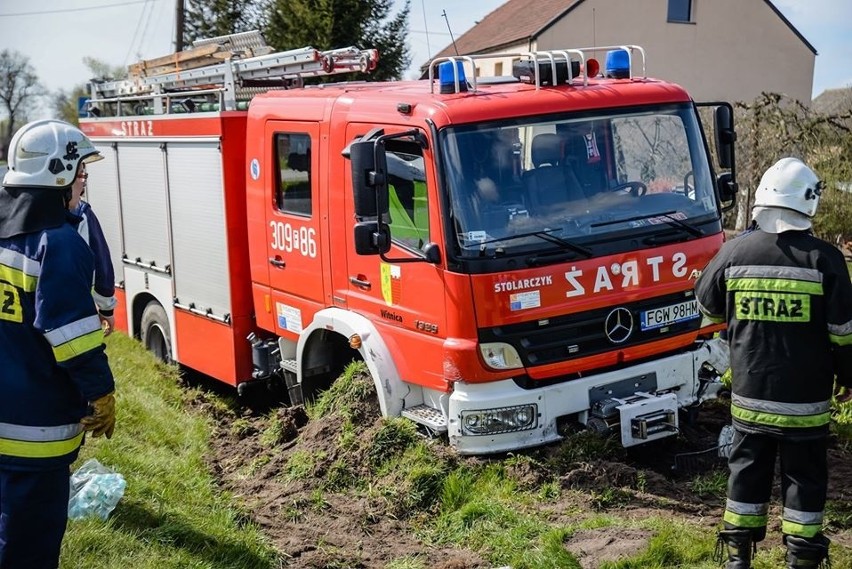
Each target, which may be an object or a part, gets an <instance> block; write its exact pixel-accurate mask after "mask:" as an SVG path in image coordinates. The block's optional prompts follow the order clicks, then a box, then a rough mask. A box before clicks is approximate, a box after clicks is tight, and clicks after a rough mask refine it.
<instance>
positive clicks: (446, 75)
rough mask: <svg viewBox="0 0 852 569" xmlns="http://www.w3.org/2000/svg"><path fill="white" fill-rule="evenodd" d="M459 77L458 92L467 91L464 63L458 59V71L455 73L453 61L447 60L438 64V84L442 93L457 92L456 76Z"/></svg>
mask: <svg viewBox="0 0 852 569" xmlns="http://www.w3.org/2000/svg"><path fill="white" fill-rule="evenodd" d="M457 77H458V92H461V91H467V79H466V78H465V76H464V63H463V62H461V61H456V72H455V73H453V62H452V61H445V62H443V63H440V64H438V84H439V85H440V86H441V94H442V95H446V94H447V93H456V92H457V90H456V78H457Z"/></svg>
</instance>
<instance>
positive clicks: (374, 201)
mask: <svg viewBox="0 0 852 569" xmlns="http://www.w3.org/2000/svg"><path fill="white" fill-rule="evenodd" d="M348 152H349V158H350V160H351V162H352V164H351V167H352V191H353V192H354V194H355V196H354V197H355V215H356V216H357V217H358V218H361V219H363V218H366V217H376V216H378V215H379V214H380V213H381V214H382V215H385V214H387V212H388V182H387V171H388V166H387V156H386V155H385V152H384V145H383V144H376V142H375V141H373V140H369V141H367V142H353V143H352V144H350V145H349V148H348Z"/></svg>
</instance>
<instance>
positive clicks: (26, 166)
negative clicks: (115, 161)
mask: <svg viewBox="0 0 852 569" xmlns="http://www.w3.org/2000/svg"><path fill="white" fill-rule="evenodd" d="M102 158H103V156H101V154H100V152H99V151H98V149H97V148H95V146H94V145H93V144H92V141H91V140H89V138H88V137H87V136H86V135H85V134H83V132H82V131H81V130H80V129H79V128H77V127H75V126H73V125H70V124H68V123H66V122H63V121H59V120H55V119H47V120H40V121H35V122H31V123H28V124H26V125H24V126H22V127H21V128H20V129H19V130H18V132H16V133H15V136H13V137H12V141H11V142H10V144H9V159H8V167H9V170H8V171H7V172H6V176H5V177H4V178H3V185H4V186H9V187H15V186H27V187H36V188H65V187H67V186H70V185H71V184H72V183H73V182H74V177H75V176H76V175H77V168H78V167H79V165H80V162H86V163H88V162H95V161H97V160H101V159H102Z"/></svg>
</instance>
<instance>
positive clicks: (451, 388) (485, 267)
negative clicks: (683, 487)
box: [81, 46, 736, 453]
mask: <svg viewBox="0 0 852 569" xmlns="http://www.w3.org/2000/svg"><path fill="white" fill-rule="evenodd" d="M306 49H307V48H306ZM593 51H611V52H613V53H614V55H611V56H608V58H607V66H606V69H605V70H604V73H602V74H599V73H598V72H597V70H595V69H594V67H595V66H596V62H595V61H594V60H592V59H590V58H588V54H590V53H592V52H593ZM371 55H372V57H375V56H374V54H371ZM261 57H269V56H261ZM311 57H313V58H314V59H317V56H315V55H311ZM359 57H360V60H359V61H360V62H361V63H360V65H362V66H363V68H369V66H370V65H373V64H374V60H373V61H372V62H371V61H369V59H370V55H368V56H364V55H363V54H361V55H359ZM501 57H505V56H501ZM330 58H331V60H332V63H331V65H329V63H328V62H327V61H323V64H322V68H323V69H326V70H327V69H328V68H329V67H331V68H333V67H334V64H333V61H334V57H333V56H330ZM365 58H366V60H367V61H366V62H365ZM254 59H258V58H257V57H255V58H254ZM319 59H321V57H320V58H319ZM341 59H342V58H341ZM356 59H357V58H356ZM478 59H480V58H479V57H478V56H477V57H459V58H448V59H446V60H444V61H442V60H437V61H434V62H432V64H431V66H430V69H429V79H428V80H422V81H405V82H376V83H369V82H357V83H342V84H322V85H316V86H311V87H301V88H292V89H285V90H280V89H273V90H265V91H266V92H264V93H261V94H257V95H255V96H253V97H252V98H251V102H250V104H248V105H247V110H243V109H242V108H241V107H240V102H239V97H238V96H230V95H226V94H227V93H228V90H227V86H226V87H223V88H222V89H221V90H220V91H218V92H216V93H214V94H215V96H218V97H219V98H220V105H219V106H210V107H205V106H204V105H205V104H206V103H204V102H203V101H201V100H200V99H199V98H198V97H200V96H201V95H203V94H204V93H200V90H199V88H198V86H197V84H196V86H195V88H194V90H193V91H182V92H180V94H179V95H177V94H175V93H169V92H166V91H165V90H160V91H159V92H154V93H149V92H144V93H142V94H134V95H132V96H134V97H138V98H139V100H147V99H145V98H146V97H153V99H152V100H158V98H159V100H160V107H159V111H160V112H156V111H152V114H150V115H140V114H138V113H137V114H134V115H132V116H127V117H125V116H116V112H115V111H112V112H111V113H104V112H103V111H104V109H106V108H108V107H110V105H112V108H113V109H121V108H122V104H123V101H124V99H122V97H126V95H124V94H123V93H117V92H116V91H118V90H120V89H117V86H111V87H110V89H112V90H111V91H110V90H107V89H104V88H101V90H100V91H98V90H97V89H93V96H92V99H91V100H90V102H89V105H90V108H92V109H98V110H99V112H101V116H99V117H95V116H92V117H90V118H87V119H84V120H81V125H82V128H83V130H84V131H85V132H87V133H88V134H89V135H90V137H91V138H92V140H93V141H94V142H95V143H96V144H97V145H98V146H99V148H100V149H101V150H102V152H103V153H104V154H105V155H106V156H107V160H106V161H105V162H104V163H103V165H102V166H101V167H100V168H96V167H93V168H91V170H90V180H89V183H90V188H89V191H88V192H87V193H88V195H89V199H90V200H91V201H92V204H93V207H94V209H95V211H96V213H97V215H98V216H99V218H100V219H101V221H102V226H103V227H104V228H105V231H106V232H107V237H108V239H109V242H110V246H111V247H112V249H113V257H114V264H115V266H116V274H117V275H119V276H118V277H117V278H118V279H119V280H120V281H121V282H120V283H119V284H120V290H121V294H120V295H119V298H120V301H121V303H122V306H123V307H124V310H123V317H124V321H123V322H122V326H123V327H124V328H125V329H126V330H127V331H128V332H129V333H131V334H135V335H137V336H139V337H140V338H141V339H142V340H143V342H145V343H146V345H148V347H150V348H152V349H153V350H154V351H155V352H158V353H159V355H160V356H161V357H163V358H164V359H170V360H173V361H177V362H180V363H182V364H184V365H187V366H189V367H192V368H194V369H197V370H200V371H202V372H205V373H208V374H210V375H213V376H214V377H217V378H219V379H221V380H223V381H225V382H227V383H230V384H232V385H235V386H237V387H238V389H242V388H244V387H245V386H247V385H251V384H252V382H261V381H263V382H267V381H281V382H282V383H283V384H284V385H286V387H287V391H288V394H289V398H290V401H291V403H293V404H296V403H300V402H302V401H303V400H304V399H305V398H306V397H312V396H313V395H315V394H316V393H317V392H319V391H321V390H323V389H325V388H327V387H328V386H329V385H330V384H331V383H332V382H333V381H334V380H335V379H336V378H337V376H338V375H339V373H340V372H341V371H342V369H343V368H344V367H345V365H346V364H347V363H348V362H350V361H352V360H353V359H359V360H363V361H364V362H365V363H366V365H367V367H368V368H369V370H370V373H371V375H372V377H373V380H374V382H375V387H376V394H377V397H378V400H379V404H380V406H381V410H382V413H383V414H384V415H386V416H399V415H402V416H405V417H408V418H410V419H412V420H414V421H416V422H417V423H419V424H421V425H423V426H424V427H425V428H427V429H429V430H430V431H432V432H436V433H442V432H446V433H447V435H448V437H449V441H450V443H451V444H452V445H453V446H454V447H456V448H457V449H458V450H459V451H460V452H462V453H490V452H501V451H508V450H513V449H518V448H523V447H529V446H534V445H540V444H544V443H547V442H550V441H554V440H558V439H559V438H560V437H561V433H562V428H563V427H564V426H565V425H566V424H569V423H580V424H582V425H586V426H587V427H589V428H592V429H595V430H598V431H601V432H614V433H617V434H618V436H619V437H620V440H621V442H622V444H624V445H625V446H631V445H635V444H640V443H643V442H646V441H650V440H654V439H657V438H661V437H665V436H669V435H671V434H674V433H676V432H677V431H678V421H679V419H678V413H679V410H681V409H684V408H689V407H693V406H697V405H699V404H700V403H701V402H702V401H704V400H707V399H710V398H713V397H715V395H716V392H717V391H718V390H719V388H720V385H721V384H720V383H719V381H718V375H719V374H720V373H722V372H723V371H724V370H725V369H726V368H727V352H726V347H725V345H724V343H723V342H721V341H720V340H718V339H714V337H713V336H714V333H715V332H717V331H718V330H719V326H716V325H712V324H710V323H709V322H706V321H702V318H701V315H700V313H699V311H698V308H697V304H696V301H695V298H694V295H693V290H692V289H693V284H694V281H695V279H696V278H697V276H698V275H699V274H700V272H701V270H702V268H703V267H704V266H705V264H706V263H707V262H708V261H709V260H710V258H711V257H712V256H713V254H714V253H715V252H716V251H717V250H718V248H719V246H720V245H721V243H722V241H723V233H722V226H721V213H722V208H723V207H727V206H729V205H730V204H732V203H733V200H734V197H735V191H736V181H735V169H734V156H733V140H734V131H733V124H732V113H731V108H730V106H728V105H725V104H716V105H715V106H716V113H715V115H714V116H715V119H714V125H713V126H714V132H715V134H716V137H715V138H716V150H717V155H718V157H719V162H720V165H721V166H722V167H723V168H726V169H728V170H729V171H728V172H725V173H720V174H715V173H714V166H713V165H712V164H711V161H710V152H709V149H708V145H707V142H706V140H705V135H704V132H703V130H702V124H701V121H700V119H699V113H698V111H697V105H696V104H695V103H694V102H693V101H692V100H691V98H690V96H689V95H688V94H687V93H686V92H685V91H684V90H683V89H681V88H680V87H678V86H676V85H673V84H669V83H665V82H662V81H659V80H655V79H649V78H647V77H645V76H644V71H643V72H642V73H637V72H636V71H635V69H638V68H639V67H640V61H637V60H641V67H642V68H644V64H645V62H644V52H643V51H642V50H641V48H638V47H637V46H609V47H598V48H583V49H572V50H562V51H555V52H542V53H532V54H518V57H517V60H516V62H515V69H514V74H513V76H512V77H501V78H493V79H485V78H482V77H476V75H475V73H474V69H475V68H476V65H477V63H478ZM220 65H226V66H228V67H227V72H226V73H227V74H231V76H232V78H233V77H236V78H238V79H239V78H242V79H245V77H244V75H246V74H247V73H248V71H247V69H250V68H253V67H252V58H247V59H244V60H242V62H240V60H239V59H238V58H236V59H235V62H230V61H229V62H226V63H225V64H220ZM240 65H241V67H240ZM300 65H301V66H302V69H304V64H301V63H300ZM202 69H203V68H202ZM253 69H257V66H255V67H254V68H253ZM347 69H348V70H351V69H352V68H351V67H350V68H347ZM302 73H304V72H302ZM198 74H199V75H203V72H202V71H199V72H198ZM281 75H282V76H288V77H292V76H293V75H296V76H298V75H299V73H298V72H295V71H293V68H292V67H288V68H287V70H286V73H285V72H282V73H281ZM184 79H185V78H184ZM203 79H204V80H206V81H209V80H210V77H209V76H205V77H204V78H203ZM199 81H201V79H200V80H199ZM237 83H239V81H237ZM161 84H165V83H161ZM147 88H148V87H147V84H146V85H143V86H142V87H138V88H137V90H138V91H145V89H147ZM208 89H209V87H208ZM105 94H108V95H110V96H109V97H105V96H104V95H105ZM163 101H165V102H163ZM184 101H188V103H187V102H184ZM155 107H156V105H155ZM178 108H180V109H182V111H180V112H175V109H178ZM143 110H144V109H143ZM137 111H138V110H137ZM106 114H108V115H111V116H105V115H106Z"/></svg>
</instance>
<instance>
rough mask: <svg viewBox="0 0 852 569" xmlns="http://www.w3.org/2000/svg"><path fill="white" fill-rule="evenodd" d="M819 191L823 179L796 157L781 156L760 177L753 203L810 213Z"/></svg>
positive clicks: (810, 214)
mask: <svg viewBox="0 0 852 569" xmlns="http://www.w3.org/2000/svg"><path fill="white" fill-rule="evenodd" d="M820 195H822V182H820V180H819V178H818V177H817V175H816V174H814V171H813V170H811V169H810V168H808V167H807V166H806V165H805V163H804V162H802V161H801V160H799V159H798V158H782V159H781V160H779V161H778V162H776V163H775V164H774V165H773V166H772V167H771V168H769V170H767V171H766V172H765V173H764V174H763V177H762V178H761V179H760V185H759V186H757V192H756V193H755V195H754V205H755V207H783V208H786V209H792V210H793V211H798V212H799V213H803V214H805V215H807V216H808V217H813V216H814V214H815V213H816V210H817V206H818V205H819V198H820Z"/></svg>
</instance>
